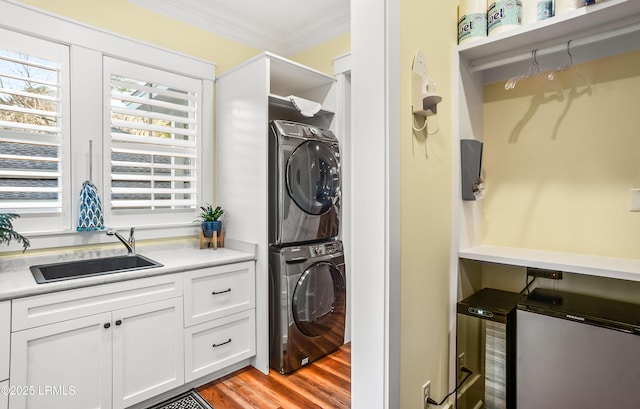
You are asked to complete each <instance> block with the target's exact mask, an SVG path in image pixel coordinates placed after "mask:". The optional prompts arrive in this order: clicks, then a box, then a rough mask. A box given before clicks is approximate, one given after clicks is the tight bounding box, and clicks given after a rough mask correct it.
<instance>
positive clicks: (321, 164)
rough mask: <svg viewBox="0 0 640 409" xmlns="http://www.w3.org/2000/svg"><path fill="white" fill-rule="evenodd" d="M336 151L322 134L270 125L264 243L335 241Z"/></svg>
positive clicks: (337, 201)
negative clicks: (267, 224) (266, 217)
mask: <svg viewBox="0 0 640 409" xmlns="http://www.w3.org/2000/svg"><path fill="white" fill-rule="evenodd" d="M339 228H340V148H339V144H338V139H337V138H336V136H335V135H334V134H333V132H331V131H330V130H327V129H322V128H318V127H315V126H312V125H307V124H302V123H298V122H291V121H284V120H275V121H270V122H269V243H270V244H272V245H284V244H295V243H303V242H312V241H319V240H326V239H330V238H335V237H337V236H338V233H339Z"/></svg>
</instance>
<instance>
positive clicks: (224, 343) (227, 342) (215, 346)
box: [212, 338, 231, 348]
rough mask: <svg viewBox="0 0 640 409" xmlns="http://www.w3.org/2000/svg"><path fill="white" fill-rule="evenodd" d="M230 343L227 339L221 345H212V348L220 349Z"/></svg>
mask: <svg viewBox="0 0 640 409" xmlns="http://www.w3.org/2000/svg"><path fill="white" fill-rule="evenodd" d="M230 343H231V338H229V339H228V340H227V341H225V342H223V343H221V344H213V345H212V347H214V348H217V347H221V346H223V345H226V344H230Z"/></svg>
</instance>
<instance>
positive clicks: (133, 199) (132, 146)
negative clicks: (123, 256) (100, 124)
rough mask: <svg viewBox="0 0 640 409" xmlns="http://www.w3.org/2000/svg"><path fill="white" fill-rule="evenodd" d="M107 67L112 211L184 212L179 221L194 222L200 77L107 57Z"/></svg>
mask: <svg viewBox="0 0 640 409" xmlns="http://www.w3.org/2000/svg"><path fill="white" fill-rule="evenodd" d="M105 67H106V70H105V82H106V83H107V84H108V92H107V96H108V102H107V103H106V104H105V105H106V106H107V107H108V109H109V113H108V115H107V118H109V120H108V121H107V122H108V123H107V125H108V130H107V133H108V135H109V137H108V138H106V139H108V146H109V152H110V155H111V160H110V163H109V166H108V167H106V168H105V170H106V171H107V172H106V174H108V175H109V181H108V185H109V186H110V194H109V198H108V200H107V202H108V203H109V204H110V208H111V210H112V211H113V212H114V214H116V213H117V212H120V211H122V212H125V213H126V212H127V211H129V213H131V212H138V213H144V214H150V213H167V212H168V213H176V214H184V217H183V219H184V220H183V221H189V222H190V221H192V220H193V214H194V209H195V208H196V204H197V203H198V193H199V186H198V173H199V159H200V153H199V152H200V148H199V147H200V143H201V141H200V135H199V133H200V130H199V121H200V115H201V113H200V110H201V103H200V101H199V99H200V98H201V91H200V89H201V81H199V80H196V79H193V78H189V77H186V76H182V75H178V74H174V73H169V72H165V71H162V70H157V69H152V68H149V67H144V66H141V65H138V64H132V63H128V62H124V61H119V60H115V59H111V58H105ZM178 220H179V219H178ZM178 220H175V221H178ZM156 222H157V220H156Z"/></svg>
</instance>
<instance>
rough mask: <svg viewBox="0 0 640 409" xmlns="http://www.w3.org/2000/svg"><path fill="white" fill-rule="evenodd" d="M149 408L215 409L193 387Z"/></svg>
mask: <svg viewBox="0 0 640 409" xmlns="http://www.w3.org/2000/svg"><path fill="white" fill-rule="evenodd" d="M148 409H213V406H211V405H210V404H209V402H207V401H206V400H204V398H203V397H202V396H200V394H198V392H196V391H195V390H194V389H192V390H190V391H187V392H185V393H183V394H182V395H178V396H175V397H173V398H171V399H168V400H166V401H164V402H161V403H159V404H157V405H155V406H152V407H150V408H148Z"/></svg>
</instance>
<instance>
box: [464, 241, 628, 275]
mask: <svg viewBox="0 0 640 409" xmlns="http://www.w3.org/2000/svg"><path fill="white" fill-rule="evenodd" d="M459 257H460V258H462V259H467V260H476V261H484V262H489V263H498V264H508V265H514V266H523V267H537V268H545V269H550V270H559V271H564V272H568V273H577V274H585V275H591V276H599V277H608V278H616V279H621V280H630V281H640V259H626V258H615V257H603V256H594V255H589V254H577V253H563V252H558V251H546V250H536V249H527V248H517V247H502V246H490V245H481V246H476V247H472V248H469V249H464V250H460V251H459Z"/></svg>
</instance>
